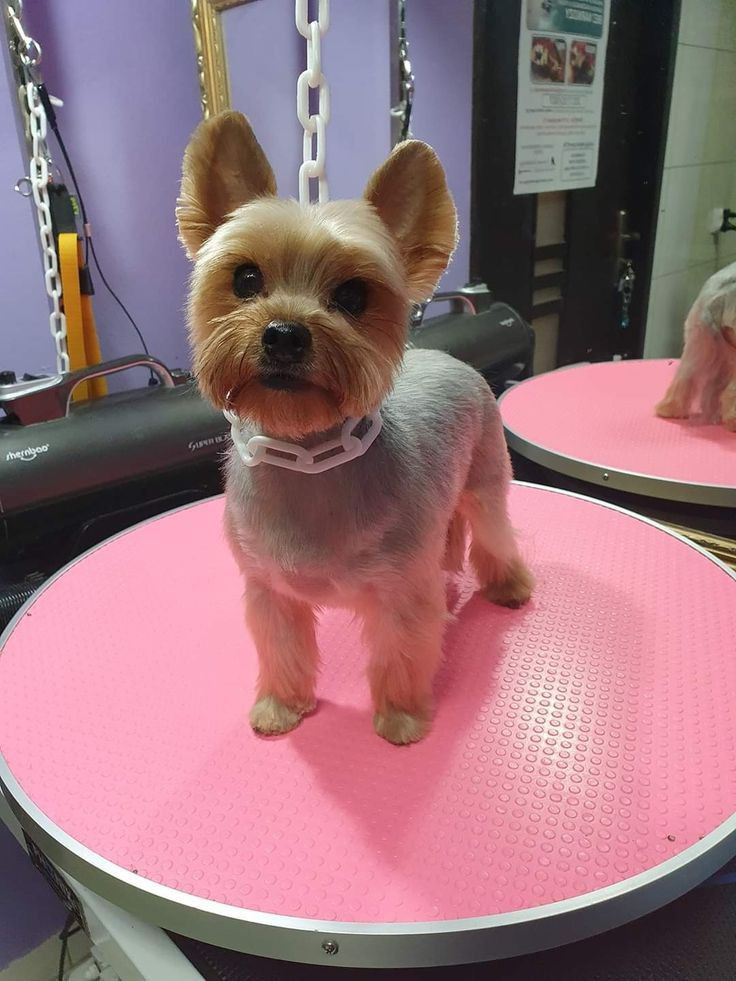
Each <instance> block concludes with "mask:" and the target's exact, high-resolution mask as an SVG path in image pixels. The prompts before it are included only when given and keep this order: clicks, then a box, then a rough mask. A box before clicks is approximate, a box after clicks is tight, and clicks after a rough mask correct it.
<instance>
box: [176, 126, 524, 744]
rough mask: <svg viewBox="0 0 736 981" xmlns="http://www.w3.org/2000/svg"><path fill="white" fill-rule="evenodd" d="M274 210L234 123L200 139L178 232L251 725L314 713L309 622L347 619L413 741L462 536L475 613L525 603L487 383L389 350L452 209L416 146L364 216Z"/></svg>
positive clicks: (247, 142)
mask: <svg viewBox="0 0 736 981" xmlns="http://www.w3.org/2000/svg"><path fill="white" fill-rule="evenodd" d="M275 194H276V185H275V180H274V176H273V172H272V170H271V167H270V165H269V163H268V161H267V160H266V157H265V155H264V153H263V151H262V150H261V147H260V146H259V144H258V143H257V141H256V139H255V137H254V135H253V133H252V131H251V128H250V126H249V124H248V122H247V121H246V119H245V117H243V116H241V115H240V114H238V113H233V112H227V113H224V114H222V115H220V116H216V117H214V118H213V119H210V120H208V121H206V122H204V123H202V124H201V125H200V127H199V129H198V130H197V132H196V133H195V135H194V137H193V139H192V141H191V143H190V145H189V147H188V149H187V152H186V156H185V160H184V173H183V180H182V188H181V197H180V200H179V205H178V209H177V218H178V222H179V229H180V235H181V238H182V240H183V242H184V244H185V247H186V249H187V251H188V253H189V255H190V256H191V258H192V259H193V260H194V272H193V276H192V285H191V294H190V301H189V321H190V332H191V340H192V344H193V348H194V363H195V370H196V374H197V377H198V379H199V384H200V387H201V390H202V392H203V393H204V395H205V396H206V397H207V398H208V399H209V400H210V401H211V402H212V403H213V404H214V405H215V406H217V407H218V408H221V409H226V410H228V411H230V412H231V413H232V414H233V416H232V417H233V420H234V426H235V429H234V432H236V433H237V436H236V445H235V448H233V449H232V451H231V452H230V455H229V459H228V463H227V487H226V498H227V506H226V512H227V519H226V520H227V530H228V535H229V538H230V542H231V545H232V548H233V552H234V554H235V557H236V559H237V562H238V564H239V566H240V568H241V570H242V573H243V575H244V577H245V583H246V588H245V602H246V617H247V622H248V624H249V627H250V630H251V633H252V635H253V638H254V640H255V644H256V647H257V650H258V656H259V667H260V675H259V681H258V691H257V693H256V702H255V705H254V706H253V709H252V711H251V716H250V718H251V724H252V726H253V728H254V729H256V730H257V731H258V732H260V733H263V734H278V733H284V732H287V731H289V730H290V729H292V728H294V726H296V725H297V724H298V723H299V721H300V719H301V718H302V716H304V715H305V714H307V713H309V712H311V711H312V710H313V709H314V708H315V705H316V681H317V672H318V663H319V654H318V650H317V643H316V639H315V611H316V610H317V609H318V608H319V607H321V606H343V607H348V608H350V609H352V610H354V611H355V612H356V614H357V615H358V616H359V617H360V618H361V619H362V621H363V624H364V631H365V640H366V646H367V648H368V652H369V664H368V680H369V684H370V688H371V693H372V697H373V703H374V708H375V716H374V726H375V729H376V731H377V732H378V733H379V734H380V735H381V736H383V737H384V738H386V739H387V740H389V741H391V742H393V743H411V742H415V741H416V740H418V739H421V738H422V736H423V735H424V734H425V733H426V732H427V730H428V728H429V725H430V720H431V714H432V682H433V678H434V675H435V673H436V671H437V668H438V665H439V663H440V657H441V650H442V638H443V633H444V629H445V624H446V622H447V619H448V614H447V608H446V596H445V579H444V571H443V570H444V569H445V568H446V567H448V566H457V565H458V564H459V563H461V562H462V560H463V558H464V553H465V531H466V528H469V530H470V534H471V541H472V544H471V548H470V557H471V561H472V562H473V565H474V567H475V570H476V572H477V574H478V578H479V580H480V585H481V588H482V590H483V592H484V593H485V595H486V596H487V597H488V599H489V600H492V601H493V602H495V603H499V604H502V605H505V606H511V607H516V606H519V605H521V604H523V603H525V602H526V600H527V599H528V598H529V595H530V592H531V585H532V580H531V576H530V574H529V572H528V571H527V569H526V567H525V565H524V562H523V561H522V559H521V557H520V555H519V551H518V549H517V545H516V541H515V538H514V533H513V531H512V528H511V525H510V523H509V517H508V513H507V495H508V489H509V482H510V478H511V467H510V463H509V457H508V453H507V450H506V446H505V443H504V437H503V432H502V427H501V421H500V418H499V413H498V409H497V407H496V404H495V401H494V399H493V396H492V394H491V392H490V389H489V388H488V385H487V384H486V383H485V381H484V380H483V379H482V378H481V376H480V375H478V374H477V373H476V372H475V371H474V370H473V369H472V368H469V367H468V366H467V365H464V364H461V363H460V362H459V361H455V360H454V359H453V358H451V357H449V356H448V355H446V354H442V353H440V352H436V351H409V352H406V353H405V347H406V341H407V331H408V321H409V311H410V306H411V304H412V303H413V302H418V301H422V300H425V299H426V298H427V297H428V296H430V295H431V293H432V292H433V290H434V289H435V287H436V284H437V281H438V280H439V277H440V276H441V275H442V273H443V271H444V269H445V267H446V265H447V263H448V261H449V259H450V256H451V254H452V252H453V250H454V248H455V242H456V224H457V219H456V214H455V207H454V204H453V201H452V198H451V196H450V193H449V191H448V188H447V184H446V182H445V175H444V172H443V170H442V167H441V166H440V163H439V161H438V160H437V157H436V156H435V153H434V151H433V150H432V149H431V148H430V147H428V146H426V144H423V143H419V142H416V141H407V142H405V143H401V144H399V146H398V147H397V148H396V149H395V150H394V152H393V153H392V154H391V156H390V157H389V158H388V160H387V161H386V162H385V163H384V164H383V165H382V166H381V167H379V168H378V170H377V171H376V172H375V173H374V174H373V176H372V178H371V179H370V181H369V183H368V187H367V189H366V191H365V194H364V196H363V197H362V198H360V199H358V200H354V201H334V202H331V203H328V204H321V205H308V206H301V205H300V204H298V203H297V202H296V201H293V200H291V201H285V200H279V199H277V198H276V196H275ZM346 426H347V429H346ZM326 446H331V447H332V449H333V450H336V456H335V458H334V459H331V460H329V461H328V464H327V467H326V468H325V467H323V464H324V460H323V461H322V463H321V464H320V466H319V467H316V468H315V467H314V466H312V472H299V471H298V469H297V470H295V469H293V468H292V467H288V468H287V467H286V464H285V462H284V461H285V460H287V459H291V460H295V461H300V460H304V459H310V460H311V461H312V463H313V464H314V462H315V460H316V458H317V457H318V456H319V455H320V453H323V454H324V453H325V452H326V450H325V447H326ZM238 447H240V449H238ZM249 448H250V449H249ZM251 451H252V452H251ZM363 451H364V452H363ZM333 464H334V465H333ZM300 466H301V464H300ZM307 470H309V466H307ZM203 656H206V654H203ZM335 735H336V738H339V734H337V733H336V734H335Z"/></svg>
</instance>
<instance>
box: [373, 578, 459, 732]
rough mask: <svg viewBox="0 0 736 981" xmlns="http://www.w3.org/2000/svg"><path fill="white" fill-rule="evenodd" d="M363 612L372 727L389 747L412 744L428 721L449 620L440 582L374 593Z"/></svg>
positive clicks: (413, 584) (412, 584)
mask: <svg viewBox="0 0 736 981" xmlns="http://www.w3.org/2000/svg"><path fill="white" fill-rule="evenodd" d="M361 612H362V615H363V620H364V633H365V640H366V644H367V646H368V648H369V650H370V662H369V665H368V680H369V682H370V686H371V694H372V696H373V706H374V709H375V716H374V719H373V725H374V728H375V730H376V732H377V733H378V735H379V736H383V738H384V739H387V740H388V741H389V742H391V743H397V744H402V743H415V742H417V741H418V740H420V739H421V738H422V737H423V736H424V735H425V734H426V733H427V731H428V730H429V726H430V721H431V717H432V681H433V680H434V676H435V673H436V671H437V667H438V665H439V662H440V657H441V653H442V637H443V634H444V629H445V623H446V621H447V604H446V597H445V589H444V580H443V579H442V577H441V576H439V575H438V576H437V577H434V578H433V580H432V581H429V582H428V581H426V580H423V581H421V582H414V583H411V584H408V585H407V584H405V583H404V584H401V585H400V586H399V587H397V588H396V589H395V590H391V591H388V590H387V591H385V592H384V591H381V592H380V593H373V594H371V595H370V596H369V597H367V598H366V600H365V604H364V606H363V609H362V610H361Z"/></svg>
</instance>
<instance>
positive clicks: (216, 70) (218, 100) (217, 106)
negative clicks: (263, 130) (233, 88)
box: [191, 0, 252, 119]
mask: <svg viewBox="0 0 736 981" xmlns="http://www.w3.org/2000/svg"><path fill="white" fill-rule="evenodd" d="M251 2H252V0H191V3H192V28H193V30H194V47H195V52H196V56H197V74H198V76H199V91H200V100H201V104H202V116H203V117H204V119H207V118H208V117H209V116H213V115H215V114H216V113H218V112H222V110H223V109H228V108H229V107H230V82H229V79H228V73H227V53H226V51H225V37H224V34H223V30H222V14H223V12H224V11H225V10H230V9H231V8H232V7H242V6H243V4H246V3H251Z"/></svg>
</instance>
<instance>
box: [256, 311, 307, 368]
mask: <svg viewBox="0 0 736 981" xmlns="http://www.w3.org/2000/svg"><path fill="white" fill-rule="evenodd" d="M261 342H262V344H263V350H264V351H265V352H266V355H267V356H268V359H269V360H270V361H276V362H278V363H279V364H297V363H298V362H299V361H303V360H304V356H305V355H306V353H307V351H308V350H309V348H310V347H311V346H312V335H311V334H310V333H309V331H308V330H307V328H306V327H305V326H304V324H298V323H296V322H295V321H293V320H272V321H271V323H270V324H269V325H268V326H267V327H266V329H265V330H264V332H263V337H262V338H261Z"/></svg>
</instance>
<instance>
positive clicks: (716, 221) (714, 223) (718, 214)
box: [708, 208, 726, 235]
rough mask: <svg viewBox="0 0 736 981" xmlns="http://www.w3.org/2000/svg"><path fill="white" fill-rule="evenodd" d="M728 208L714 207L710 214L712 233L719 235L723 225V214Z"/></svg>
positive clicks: (709, 228)
mask: <svg viewBox="0 0 736 981" xmlns="http://www.w3.org/2000/svg"><path fill="white" fill-rule="evenodd" d="M725 211H726V208H713V210H712V211H711V212H710V214H709V216H708V231H709V232H710V233H711V235H718V233H719V232H720V231H721V228H722V226H723V216H724V213H725Z"/></svg>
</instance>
